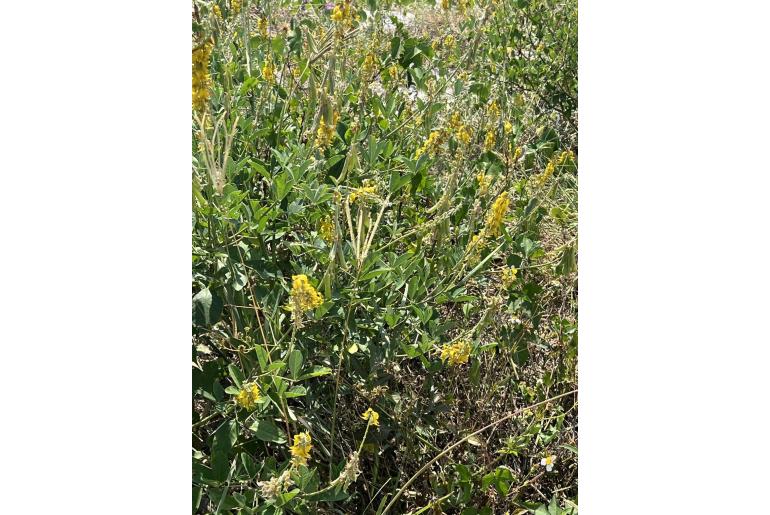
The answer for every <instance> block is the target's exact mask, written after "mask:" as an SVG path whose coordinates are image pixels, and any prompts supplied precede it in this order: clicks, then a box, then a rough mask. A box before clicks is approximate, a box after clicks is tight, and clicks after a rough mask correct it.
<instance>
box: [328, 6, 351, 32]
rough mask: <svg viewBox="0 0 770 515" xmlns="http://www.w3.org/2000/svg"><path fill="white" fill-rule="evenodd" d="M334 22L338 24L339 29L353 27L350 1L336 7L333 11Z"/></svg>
mask: <svg viewBox="0 0 770 515" xmlns="http://www.w3.org/2000/svg"><path fill="white" fill-rule="evenodd" d="M332 21H333V22H334V23H336V24H337V28H338V29H342V28H343V27H344V26H350V25H352V22H353V13H352V11H351V6H350V1H349V0H346V1H345V2H344V3H342V4H337V5H335V6H334V9H332Z"/></svg>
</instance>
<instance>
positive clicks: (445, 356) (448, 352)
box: [441, 340, 471, 366]
mask: <svg viewBox="0 0 770 515" xmlns="http://www.w3.org/2000/svg"><path fill="white" fill-rule="evenodd" d="M470 356H471V344H470V343H468V342H467V341H466V340H459V341H458V342H457V343H454V344H451V345H450V344H446V345H444V346H443V347H442V348H441V361H446V362H448V363H449V364H450V365H453V366H458V365H462V364H463V363H467V362H468V359H469V358H470Z"/></svg>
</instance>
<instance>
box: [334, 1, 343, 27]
mask: <svg viewBox="0 0 770 515" xmlns="http://www.w3.org/2000/svg"><path fill="white" fill-rule="evenodd" d="M344 20H345V15H344V14H343V12H342V8H341V7H340V6H339V4H337V5H335V6H334V9H332V21H333V22H334V23H341V22H343V21H344Z"/></svg>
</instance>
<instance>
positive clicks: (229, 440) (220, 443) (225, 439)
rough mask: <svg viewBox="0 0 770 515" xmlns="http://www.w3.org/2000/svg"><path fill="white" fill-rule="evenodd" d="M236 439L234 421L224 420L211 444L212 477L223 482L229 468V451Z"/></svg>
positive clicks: (236, 433)
mask: <svg viewBox="0 0 770 515" xmlns="http://www.w3.org/2000/svg"><path fill="white" fill-rule="evenodd" d="M237 438H238V432H237V430H236V425H235V420H226V421H225V422H223V423H222V425H220V426H219V428H218V429H217V430H216V432H215V433H214V439H213V442H212V444H211V466H212V469H213V471H214V477H216V478H217V479H219V480H220V481H223V480H224V479H225V478H226V477H227V471H228V469H229V468H230V451H231V450H232V448H233V445H234V444H235V441H236V439H237Z"/></svg>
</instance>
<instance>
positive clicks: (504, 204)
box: [485, 191, 511, 237]
mask: <svg viewBox="0 0 770 515" xmlns="http://www.w3.org/2000/svg"><path fill="white" fill-rule="evenodd" d="M510 203H511V201H510V199H509V198H508V192H507V191H504V192H502V193H501V194H500V195H499V196H498V197H497V198H496V199H495V203H494V204H492V209H491V210H490V212H489V216H487V225H486V228H485V229H486V232H487V233H488V234H489V235H490V236H492V237H495V236H499V235H500V233H501V228H502V225H503V218H504V217H505V213H506V212H507V211H508V206H509V205H510Z"/></svg>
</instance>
